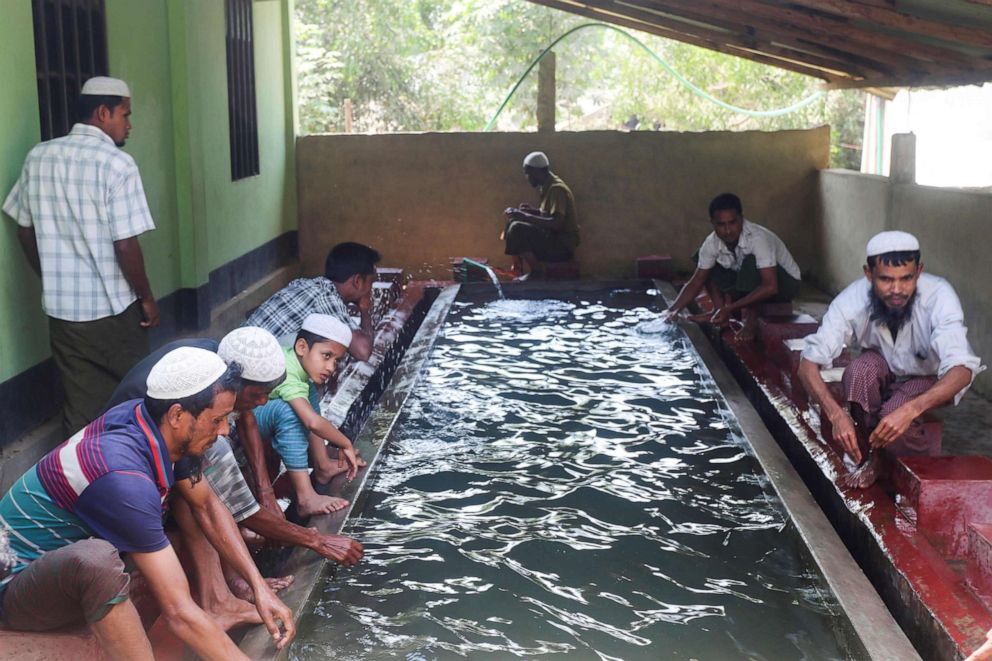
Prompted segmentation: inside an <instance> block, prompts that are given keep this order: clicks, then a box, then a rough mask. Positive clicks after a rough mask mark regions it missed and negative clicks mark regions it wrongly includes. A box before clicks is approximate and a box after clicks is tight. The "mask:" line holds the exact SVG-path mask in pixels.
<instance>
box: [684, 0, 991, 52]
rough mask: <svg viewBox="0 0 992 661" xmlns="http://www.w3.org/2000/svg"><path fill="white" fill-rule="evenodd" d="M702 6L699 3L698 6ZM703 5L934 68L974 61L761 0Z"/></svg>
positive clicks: (709, 1)
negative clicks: (867, 48)
mask: <svg viewBox="0 0 992 661" xmlns="http://www.w3.org/2000/svg"><path fill="white" fill-rule="evenodd" d="M701 4H702V3H701ZM705 4H709V5H712V6H714V7H717V8H722V9H725V10H730V11H734V12H737V13H738V15H739V16H742V17H747V16H757V17H761V18H766V19H769V20H774V21H777V22H779V23H781V24H785V25H789V26H793V27H798V28H802V29H804V30H807V31H810V32H821V33H826V34H829V35H831V36H832V37H833V38H834V39H835V40H847V41H849V42H854V43H859V44H864V45H870V46H874V47H876V48H882V49H885V50H888V51H890V52H894V53H898V54H901V55H902V56H903V57H911V58H913V59H915V60H919V61H921V62H923V63H928V62H929V63H936V64H938V65H940V64H945V63H948V62H952V63H954V64H957V65H961V66H964V67H967V68H969V69H970V68H971V65H972V64H973V61H974V58H973V57H971V56H969V55H965V54H964V53H961V52H959V51H956V50H953V49H949V48H943V47H941V46H934V45H931V44H923V43H920V42H917V41H914V40H912V39H907V38H905V37H899V36H895V35H892V34H887V33H882V32H874V31H872V30H866V29H864V28H861V27H858V26H857V25H855V24H854V23H851V22H850V21H848V20H846V19H843V18H837V17H833V16H824V15H821V14H816V13H812V12H808V11H803V10H801V9H790V8H788V7H786V6H783V5H780V4H778V3H775V2H772V3H768V2H767V1H762V0H707V1H706V2H705Z"/></svg>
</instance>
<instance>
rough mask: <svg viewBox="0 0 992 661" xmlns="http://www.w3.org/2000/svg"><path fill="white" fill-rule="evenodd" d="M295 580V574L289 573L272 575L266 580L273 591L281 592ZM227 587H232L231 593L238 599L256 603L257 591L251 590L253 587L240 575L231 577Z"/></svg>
mask: <svg viewBox="0 0 992 661" xmlns="http://www.w3.org/2000/svg"><path fill="white" fill-rule="evenodd" d="M295 580H296V577H295V576H293V575H292V574H288V575H287V576H278V577H277V576H272V577H270V578H266V579H265V582H266V583H268V584H269V589H270V590H272V591H273V592H279V591H280V590H283V589H285V588H288V587H289V586H290V585H292V584H293V581H295ZM227 587H228V588H230V590H231V594H233V595H234V596H235V597H237V598H238V599H243V600H244V601H247V602H248V603H251V604H254V603H255V593H254V592H252V591H251V587H249V586H248V582H247V581H246V580H245V579H243V578H241V577H240V576H232V577H229V579H228V581H227Z"/></svg>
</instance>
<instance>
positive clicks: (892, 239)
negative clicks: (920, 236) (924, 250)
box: [866, 231, 920, 257]
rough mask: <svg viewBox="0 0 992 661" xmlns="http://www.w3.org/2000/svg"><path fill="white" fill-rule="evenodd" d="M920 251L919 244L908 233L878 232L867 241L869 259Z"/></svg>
mask: <svg viewBox="0 0 992 661" xmlns="http://www.w3.org/2000/svg"><path fill="white" fill-rule="evenodd" d="M919 249H920V242H919V241H917V240H916V237H915V236H913V235H912V234H910V233H909V232H897V231H894V232H879V233H878V234H876V235H875V236H873V237H871V240H870V241H868V249H867V251H866V252H867V253H868V256H869V257H875V256H876V255H884V254H885V253H887V252H909V251H913V250H919Z"/></svg>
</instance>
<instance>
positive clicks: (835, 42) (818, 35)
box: [630, 0, 925, 76]
mask: <svg viewBox="0 0 992 661" xmlns="http://www.w3.org/2000/svg"><path fill="white" fill-rule="evenodd" d="M630 2H631V3H632V4H637V5H638V6H650V7H653V8H655V9H657V10H659V11H664V12H666V13H669V14H675V15H679V16H685V17H688V18H693V19H696V20H711V21H727V22H731V23H733V24H736V25H738V26H740V28H741V29H743V30H749V31H753V32H754V33H755V34H759V35H761V38H762V39H765V40H774V41H779V40H782V41H784V42H790V43H794V44H796V45H799V46H800V47H802V46H803V45H806V46H807V47H810V48H820V49H827V50H829V51H832V52H834V53H837V54H838V55H842V56H845V57H846V58H847V59H850V60H851V61H854V62H855V63H858V61H859V60H867V61H869V62H872V63H874V66H875V67H876V68H880V69H884V70H888V72H889V75H894V76H898V75H900V74H902V73H910V72H911V71H913V70H912V69H910V68H909V67H910V66H917V68H918V69H920V70H925V68H924V66H923V65H922V64H920V63H916V62H915V61H907V59H906V57H905V56H904V55H902V54H901V53H893V52H891V51H888V50H884V49H881V48H877V47H875V46H872V45H866V44H859V43H852V42H850V41H847V42H845V41H843V40H840V39H837V38H836V37H833V36H832V35H830V34H827V33H825V32H824V31H822V30H806V29H802V28H796V27H794V26H790V25H786V24H782V23H780V22H777V21H774V20H768V19H764V18H754V17H753V16H750V15H747V14H742V13H740V12H734V11H730V10H726V9H722V8H719V7H717V6H715V5H714V3H712V2H701V1H699V0H630ZM862 66H864V65H862Z"/></svg>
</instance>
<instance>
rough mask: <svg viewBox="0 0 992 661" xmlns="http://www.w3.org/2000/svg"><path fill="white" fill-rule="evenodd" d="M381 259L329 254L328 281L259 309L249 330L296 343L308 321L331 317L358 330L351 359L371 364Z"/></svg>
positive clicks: (303, 283) (287, 291)
mask: <svg viewBox="0 0 992 661" xmlns="http://www.w3.org/2000/svg"><path fill="white" fill-rule="evenodd" d="M379 259H380V256H379V253H378V252H376V251H375V250H373V249H372V248H369V247H368V246H365V245H362V244H360V243H351V242H347V243H339V244H338V245H336V246H334V247H333V248H331V251H330V252H329V253H327V261H326V262H325V263H324V277H322V278H319V277H318V278H297V279H296V280H293V281H292V282H290V283H289V284H288V285H286V286H285V287H283V288H282V289H280V290H279V291H277V292H276V293H275V294H273V295H272V296H270V297H269V299H268V300H267V301H265V302H264V303H262V304H261V305H260V306H258V309H257V310H255V312H253V313H252V314H251V316H250V317H248V320H247V321H246V322H245V323H244V325H245V326H258V327H260V328H264V329H265V330H267V331H269V332H270V333H272V334H273V335H275V336H276V337H280V338H281V337H282V336H285V335H292V336H293V338H295V337H296V333H298V332H299V330H300V327H301V326H302V325H303V320H304V319H306V318H307V316H308V315H311V314H329V315H331V316H332V317H336V318H337V319H339V320H341V321H343V322H344V323H346V324H348V326H350V327H351V329H352V339H351V347H350V348H349V349H348V353H349V354H350V355H351V356H352V357H353V358H355V359H356V360H363V361H364V360H368V359H369V356H371V355H372V339H373V338H372V317H371V314H370V313H371V311H372V284H373V283H374V282H375V279H376V272H375V265H376V263H377V262H378V261H379ZM349 303H351V304H354V305H355V306H356V307H357V308H358V312H359V315H360V319H361V321H360V323H357V324H356V323H355V321H354V320H353V319H352V318H351V315H350V314H349V313H348V304H349ZM339 371H340V370H339Z"/></svg>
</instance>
